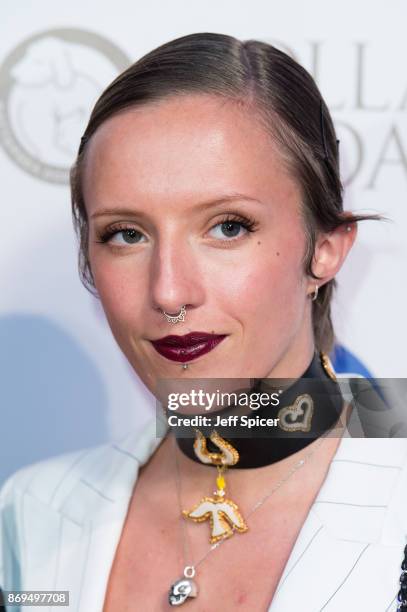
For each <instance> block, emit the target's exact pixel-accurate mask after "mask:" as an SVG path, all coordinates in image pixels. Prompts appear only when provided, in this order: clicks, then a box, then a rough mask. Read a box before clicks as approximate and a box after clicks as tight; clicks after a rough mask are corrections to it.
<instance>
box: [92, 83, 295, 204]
mask: <svg viewBox="0 0 407 612" xmlns="http://www.w3.org/2000/svg"><path fill="white" fill-rule="evenodd" d="M83 190H84V197H85V202H86V206H87V209H88V214H92V213H93V212H95V210H96V209H97V207H98V206H100V205H103V204H109V205H111V204H114V203H116V202H117V203H119V204H123V203H126V204H129V203H130V204H131V203H132V202H133V201H134V202H137V204H138V205H141V206H142V205H144V204H145V205H146V206H152V205H153V204H156V203H157V202H161V203H162V204H163V205H168V206H173V205H174V203H176V204H177V206H180V205H182V203H184V202H185V203H193V202H194V201H196V200H198V199H199V200H206V199H208V198H211V197H212V196H213V197H214V198H216V197H219V196H220V195H222V194H223V193H232V192H237V193H244V194H247V195H248V196H250V197H253V198H257V199H260V200H267V199H270V198H273V200H284V199H285V200H287V199H291V200H293V199H294V200H298V197H299V190H298V186H297V184H296V182H295V181H294V179H292V178H291V177H290V175H289V174H288V172H287V170H286V169H285V165H284V163H283V159H282V156H281V154H280V153H279V151H278V148H277V146H276V144H275V143H274V141H273V139H272V137H271V136H270V133H269V132H268V131H267V130H266V129H265V126H264V124H263V123H262V122H261V121H260V119H259V118H258V116H257V115H256V114H255V113H254V111H253V110H250V107H248V106H245V105H239V104H237V103H235V102H232V101H230V100H225V99H224V98H219V97H215V96H210V95H202V94H200V95H183V96H174V97H172V98H168V99H165V100H161V101H159V102H154V103H149V104H146V105H144V106H142V107H139V108H132V109H128V110H126V111H122V112H121V113H120V114H118V115H116V116H114V117H112V118H110V119H108V120H107V121H106V122H104V123H103V124H102V125H101V126H100V127H99V128H98V130H97V131H96V132H95V134H94V135H93V137H92V138H91V140H90V142H89V144H88V149H87V151H86V156H85V171H84V180H83Z"/></svg>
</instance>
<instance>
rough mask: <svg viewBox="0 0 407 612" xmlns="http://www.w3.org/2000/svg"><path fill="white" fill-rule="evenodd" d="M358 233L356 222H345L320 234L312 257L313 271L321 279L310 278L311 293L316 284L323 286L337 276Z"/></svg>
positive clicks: (309, 288)
mask: <svg viewBox="0 0 407 612" xmlns="http://www.w3.org/2000/svg"><path fill="white" fill-rule="evenodd" d="M348 228H350V229H348ZM356 235H357V225H356V223H344V224H343V225H341V226H340V227H338V228H336V229H335V230H333V231H332V232H329V233H322V234H320V236H319V237H318V239H317V241H316V245H315V251H314V256H313V259H312V271H313V273H314V274H315V275H316V276H318V277H319V279H320V280H316V279H315V280H314V279H312V277H311V278H310V280H309V287H308V292H309V293H311V292H313V291H314V289H315V285H316V284H317V285H318V287H322V285H325V283H327V282H328V281H330V280H332V279H333V278H334V277H335V276H336V274H337V273H338V272H339V270H340V269H341V267H342V264H343V262H344V261H345V259H346V257H347V255H348V253H349V251H350V249H351V248H352V246H353V243H354V242H355V238H356Z"/></svg>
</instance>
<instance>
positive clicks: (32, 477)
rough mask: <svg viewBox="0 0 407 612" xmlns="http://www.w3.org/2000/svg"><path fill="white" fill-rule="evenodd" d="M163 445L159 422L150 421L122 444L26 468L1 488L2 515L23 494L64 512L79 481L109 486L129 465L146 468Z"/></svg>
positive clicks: (0, 506) (98, 447)
mask: <svg viewBox="0 0 407 612" xmlns="http://www.w3.org/2000/svg"><path fill="white" fill-rule="evenodd" d="M159 442H160V439H158V438H156V437H155V423H154V421H151V420H150V421H148V423H147V424H146V425H145V426H144V427H142V428H141V430H140V431H136V432H131V433H130V434H128V435H127V436H126V437H125V438H123V439H122V440H119V441H118V442H108V443H105V444H101V445H99V446H94V447H89V448H85V449H82V450H79V451H74V452H69V453H64V454H61V455H58V456H56V457H51V458H49V459H45V460H43V461H39V462H36V463H33V464H31V465H28V466H25V467H23V468H21V469H20V470H18V471H16V472H15V473H14V474H13V475H12V476H10V477H9V478H8V479H7V480H6V482H5V483H4V484H3V486H2V487H1V488H0V512H1V511H2V510H4V508H5V507H6V506H8V505H10V504H11V503H13V501H14V502H15V501H16V500H17V499H18V498H19V497H20V496H21V495H29V496H31V497H34V498H35V499H37V500H38V501H39V502H41V503H42V504H45V505H48V506H53V507H55V509H60V508H61V506H62V505H63V502H64V500H65V499H66V497H67V496H69V494H70V492H71V491H72V489H73V487H75V486H76V485H77V483H78V482H84V483H88V484H89V485H91V486H95V487H97V486H98V485H101V484H102V483H104V484H106V482H107V481H108V480H109V477H110V476H112V477H113V475H115V476H116V477H117V478H119V477H120V475H121V473H122V472H123V470H124V469H126V466H128V465H132V466H135V467H138V466H140V465H143V463H145V462H146V461H147V460H148V459H149V457H150V455H151V454H152V452H154V448H155V446H156V445H158V443H159Z"/></svg>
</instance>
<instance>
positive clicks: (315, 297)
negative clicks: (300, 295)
mask: <svg viewBox="0 0 407 612" xmlns="http://www.w3.org/2000/svg"><path fill="white" fill-rule="evenodd" d="M318 289H319V287H318V285H315V291H314V294H313V296H312V301H313V302H315V300H316V299H317V297H318Z"/></svg>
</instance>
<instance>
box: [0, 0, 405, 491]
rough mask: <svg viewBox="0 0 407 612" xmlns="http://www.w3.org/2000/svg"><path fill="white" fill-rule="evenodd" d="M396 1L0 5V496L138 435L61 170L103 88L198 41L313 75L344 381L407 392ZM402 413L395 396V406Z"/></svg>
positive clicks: (134, 386)
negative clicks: (243, 44) (342, 222)
mask: <svg viewBox="0 0 407 612" xmlns="http://www.w3.org/2000/svg"><path fill="white" fill-rule="evenodd" d="M406 20H407V7H406V5H405V3H403V2H401V1H400V2H388V3H386V4H383V3H381V2H371V1H370V2H369V1H368V0H363V1H359V2H358V3H352V2H351V1H350V0H345V1H342V2H340V3H339V2H337V3H336V4H332V3H330V4H329V10H328V8H327V4H326V2H323V0H317V1H314V2H312V1H311V2H307V3H302V2H300V0H297V1H293V0H288V1H287V0H286V1H285V2H279V3H277V2H270V1H259V0H252V1H251V2H250V3H249V2H246V1H236V0H218V2H216V3H214V2H209V3H208V2H206V3H204V2H199V1H192V2H191V1H190V0H189V1H186V0H174V1H173V2H167V1H166V0H150V1H149V2H133V1H130V0H116V1H115V2H98V1H96V0H81V1H79V0H71V2H69V3H62V2H58V3H56V2H53V1H51V0H42V1H41V2H36V1H34V0H20V1H18V2H15V1H14V0H3V2H2V3H1V7H0V24H1V25H0V31H1V36H0V176H1V204H0V224H1V240H0V270H1V272H0V296H1V298H0V377H1V387H0V414H1V419H0V430H1V442H0V483H1V482H2V481H3V480H4V479H5V478H6V476H7V475H9V474H10V473H11V472H13V471H14V470H15V469H17V468H19V467H20V466H22V465H24V464H27V463H31V462H33V461H37V460H39V459H41V458H44V457H48V456H51V455H55V454H59V453H61V452H66V451H70V450H75V449H78V448H81V447H84V446H89V445H93V444H98V443H101V442H104V441H107V440H111V439H116V438H118V437H120V436H122V435H125V434H126V433H127V431H128V430H129V429H131V428H136V427H139V426H142V424H143V423H144V422H145V420H146V419H147V418H149V417H150V415H151V413H152V410H153V408H154V399H153V398H152V396H151V395H150V394H149V393H148V391H146V390H145V389H144V388H143V387H142V385H141V384H140V383H139V382H138V380H137V377H136V376H135V374H134V372H133V371H132V370H131V368H130V366H129V365H128V363H127V362H126V360H125V358H124V357H123V356H122V354H121V352H120V350H119V349H118V347H117V345H116V343H115V341H114V339H113V337H112V335H111V332H110V330H109V328H108V326H107V323H106V320H105V317H104V313H103V311H102V309H101V306H100V304H99V302H98V301H97V300H96V299H95V298H93V297H92V296H91V295H90V294H89V293H88V292H87V291H86V290H85V289H84V288H83V287H82V285H81V284H80V281H79V278H78V273H77V266H76V262H77V244H76V239H75V236H74V232H73V229H72V221H71V211H70V194H69V189H68V172H69V168H70V165H71V164H72V161H73V159H74V157H75V153H76V150H77V147H78V142H79V139H80V136H81V134H82V132H83V129H84V127H85V125H86V122H87V118H88V116H89V113H90V110H91V108H92V106H93V104H94V102H95V100H96V99H97V97H98V96H99V95H100V93H101V92H102V91H103V89H104V88H105V87H106V86H107V85H108V84H109V83H110V81H112V80H113V78H114V77H115V76H116V75H117V74H118V73H120V72H121V71H123V70H124V69H125V68H126V67H127V66H128V65H129V64H130V63H132V62H134V61H135V60H137V58H139V57H141V56H142V55H143V54H144V53H146V52H147V51H149V50H151V49H153V48H155V47H156V46H158V45H159V44H161V43H164V42H166V41H168V40H171V39H174V38H177V37H179V36H182V35H185V34H190V33H193V32H203V31H207V32H221V33H226V34H231V35H233V36H236V37H238V38H241V39H249V38H254V39H259V40H263V41H266V42H270V43H272V44H274V45H276V46H278V47H279V48H281V49H282V50H284V51H286V52H287V53H289V54H290V55H292V56H293V57H294V58H295V59H296V60H298V61H299V62H300V63H302V65H303V66H304V67H305V68H306V69H307V70H308V71H309V72H311V74H312V75H313V76H314V78H315V79H316V81H317V83H318V85H319V87H320V89H321V92H322V95H323V96H324V98H325V99H326V101H327V103H328V105H329V107H330V109H331V112H332V115H333V118H334V121H335V125H336V128H337V132H338V138H339V139H340V152H341V164H342V176H343V181H344V184H345V187H346V196H345V208H346V209H350V210H353V211H358V212H378V213H381V214H383V215H385V216H386V217H387V218H388V221H383V222H374V221H365V222H363V223H361V224H359V234H358V239H357V243H356V245H355V246H354V248H353V250H352V252H351V254H350V255H349V257H348V259H347V260H346V262H345V265H344V266H343V269H342V270H341V272H340V274H339V276H338V291H337V293H336V296H335V303H334V311H333V316H334V323H335V329H336V335H337V338H338V344H337V346H336V348H335V351H334V352H333V353H332V355H331V358H332V360H333V362H334V365H335V366H336V369H337V370H338V371H340V372H345V373H346V372H353V373H356V374H361V375H372V376H375V377H391V378H404V377H407V361H406V358H405V346H406V344H407V329H406V324H405V317H406V312H407V283H406V269H407V239H406V234H407V121H406V117H407V74H406V71H405V67H404V63H405V62H404V58H405V57H406V53H407V38H406V36H405V31H404V26H405V23H406ZM406 402H407V398H406Z"/></svg>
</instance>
